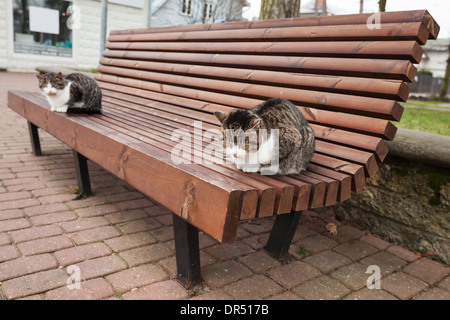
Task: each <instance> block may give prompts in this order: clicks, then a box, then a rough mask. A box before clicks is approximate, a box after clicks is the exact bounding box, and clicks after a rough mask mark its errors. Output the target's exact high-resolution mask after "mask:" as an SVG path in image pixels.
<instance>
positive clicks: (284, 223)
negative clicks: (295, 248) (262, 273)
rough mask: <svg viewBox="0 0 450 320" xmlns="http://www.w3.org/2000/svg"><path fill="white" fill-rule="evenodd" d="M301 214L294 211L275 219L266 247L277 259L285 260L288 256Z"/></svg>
mask: <svg viewBox="0 0 450 320" xmlns="http://www.w3.org/2000/svg"><path fill="white" fill-rule="evenodd" d="M301 213H302V212H301V211H292V212H291V213H287V214H279V215H277V217H276V218H275V222H274V224H273V227H272V231H271V232H270V236H269V240H268V241H267V244H266V246H265V247H264V249H265V250H266V251H268V252H269V253H271V254H272V255H273V256H274V257H275V258H277V259H284V258H286V257H287V256H288V252H289V247H290V246H291V243H292V239H293V238H294V234H295V230H297V225H298V221H299V219H300V216H301Z"/></svg>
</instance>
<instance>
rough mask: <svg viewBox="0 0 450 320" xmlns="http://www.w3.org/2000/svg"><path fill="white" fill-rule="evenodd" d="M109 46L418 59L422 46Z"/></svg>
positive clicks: (113, 47)
mask: <svg viewBox="0 0 450 320" xmlns="http://www.w3.org/2000/svg"><path fill="white" fill-rule="evenodd" d="M106 48H107V49H110V50H138V51H139V50H141V51H142V50H143V51H177V52H197V53H200V52H209V53H243V54H264V55H295V56H309V57H330V56H331V57H342V58H376V59H380V58H385V59H407V60H410V61H411V62H413V63H419V62H420V60H421V59H422V54H423V49H422V47H421V46H420V45H419V44H418V43H417V42H416V41H396V42H392V41H345V42H342V43H339V46H337V45H336V42H335V41H321V42H188V43H184V42H108V43H106Z"/></svg>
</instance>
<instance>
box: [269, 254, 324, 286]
mask: <svg viewBox="0 0 450 320" xmlns="http://www.w3.org/2000/svg"><path fill="white" fill-rule="evenodd" d="M267 275H269V276H270V277H271V278H272V279H274V280H276V281H277V282H278V283H280V284H281V285H283V287H285V288H288V289H291V288H293V287H296V286H297V285H299V284H301V283H303V282H305V281H307V280H309V279H311V278H314V277H317V276H319V275H320V272H319V271H318V270H317V269H316V268H314V267H312V266H310V265H309V264H306V263H305V262H302V261H295V262H291V263H289V264H286V265H283V266H281V267H278V268H275V269H272V270H270V271H268V272H267Z"/></svg>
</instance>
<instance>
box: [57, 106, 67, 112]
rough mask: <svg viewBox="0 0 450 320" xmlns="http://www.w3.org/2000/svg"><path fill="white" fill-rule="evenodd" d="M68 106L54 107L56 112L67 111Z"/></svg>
mask: <svg viewBox="0 0 450 320" xmlns="http://www.w3.org/2000/svg"><path fill="white" fill-rule="evenodd" d="M67 109H68V107H67V106H62V107H59V108H56V110H55V111H56V112H67Z"/></svg>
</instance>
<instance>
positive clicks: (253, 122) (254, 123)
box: [250, 118, 261, 129]
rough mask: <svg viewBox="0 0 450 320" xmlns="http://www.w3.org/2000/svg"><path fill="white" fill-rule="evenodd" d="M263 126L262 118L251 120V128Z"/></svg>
mask: <svg viewBox="0 0 450 320" xmlns="http://www.w3.org/2000/svg"><path fill="white" fill-rule="evenodd" d="M260 127H261V119H259V118H254V119H252V120H250V129H255V128H260Z"/></svg>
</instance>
